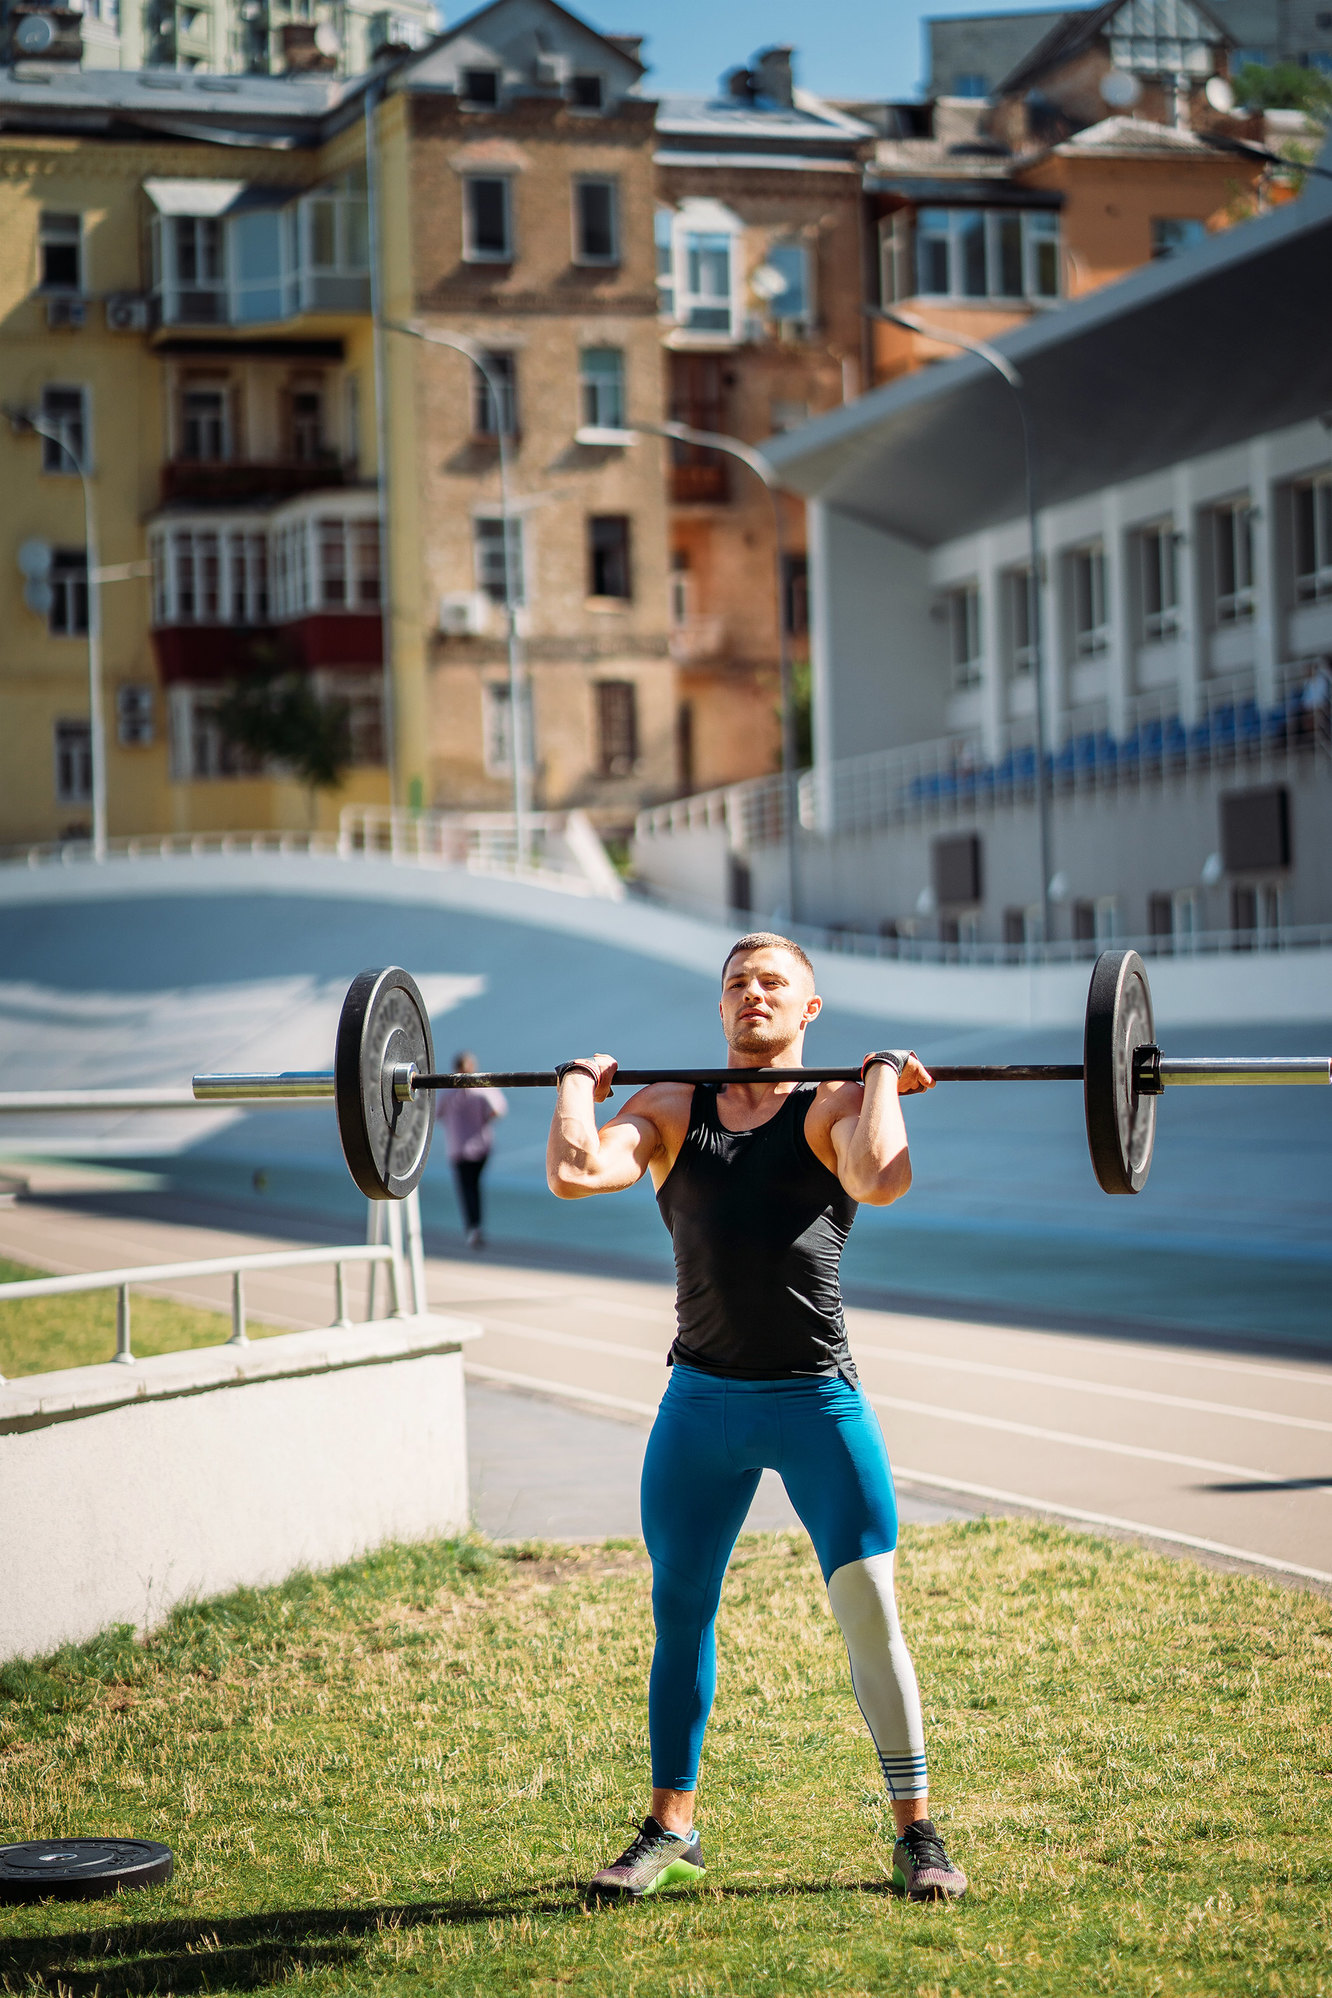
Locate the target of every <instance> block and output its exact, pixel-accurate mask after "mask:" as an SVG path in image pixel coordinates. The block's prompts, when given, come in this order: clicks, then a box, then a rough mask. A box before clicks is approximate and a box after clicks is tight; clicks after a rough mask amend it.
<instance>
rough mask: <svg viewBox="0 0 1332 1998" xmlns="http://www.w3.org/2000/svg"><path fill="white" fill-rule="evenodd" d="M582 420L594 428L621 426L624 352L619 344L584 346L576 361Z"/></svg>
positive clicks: (619, 428) (622, 420)
mask: <svg viewBox="0 0 1332 1998" xmlns="http://www.w3.org/2000/svg"><path fill="white" fill-rule="evenodd" d="M578 381H579V387H580V390H581V398H580V400H581V406H582V415H581V421H582V422H583V423H586V424H590V425H591V426H592V427H593V428H594V429H597V430H622V429H623V428H624V355H623V354H622V353H621V351H620V349H619V348H618V347H584V349H583V351H582V354H581V355H580V356H579V362H578Z"/></svg>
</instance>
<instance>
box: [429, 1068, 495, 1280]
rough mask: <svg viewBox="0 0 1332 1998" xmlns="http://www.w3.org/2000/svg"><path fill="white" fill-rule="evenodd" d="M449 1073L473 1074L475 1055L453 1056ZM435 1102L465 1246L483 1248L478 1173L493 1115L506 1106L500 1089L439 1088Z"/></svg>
mask: <svg viewBox="0 0 1332 1998" xmlns="http://www.w3.org/2000/svg"><path fill="white" fill-rule="evenodd" d="M453 1072H454V1074H455V1075H475V1074H476V1056H475V1055H474V1054H470V1053H463V1054H457V1055H455V1056H454V1057H453ZM435 1101H436V1103H437V1104H438V1106H439V1121H440V1123H441V1124H442V1125H443V1126H444V1135H445V1138H446V1140H447V1143H448V1147H449V1163H450V1164H451V1165H452V1167H453V1177H454V1180H455V1182H456V1184H457V1188H458V1205H459V1206H460V1207H461V1208H462V1216H463V1226H464V1227H465V1228H466V1230H467V1246H468V1248H469V1249H484V1248H485V1246H486V1238H485V1236H484V1235H483V1234H482V1232H481V1175H482V1173H483V1172H484V1171H485V1169H486V1160H487V1159H488V1158H489V1157H490V1147H491V1144H492V1142H493V1133H492V1131H491V1126H492V1124H493V1123H494V1122H495V1119H496V1118H497V1117H503V1116H506V1115H507V1113H508V1108H509V1106H508V1103H507V1102H506V1101H505V1097H504V1092H503V1090H500V1089H441V1090H440V1091H439V1092H438V1094H437V1095H436V1098H435Z"/></svg>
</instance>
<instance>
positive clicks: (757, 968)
mask: <svg viewBox="0 0 1332 1998" xmlns="http://www.w3.org/2000/svg"><path fill="white" fill-rule="evenodd" d="M822 1007H823V1001H822V1000H821V999H820V998H819V996H818V993H817V992H816V991H815V990H814V967H813V965H812V964H811V963H810V961H809V959H808V958H807V957H806V955H805V953H804V951H803V950H801V948H800V945H799V944H798V943H792V941H791V939H790V938H789V937H780V936H777V935H776V934H775V933H774V932H773V931H771V930H755V931H753V932H752V933H751V934H750V935H749V936H745V937H740V938H738V939H737V941H736V942H735V943H734V944H732V946H731V949H730V951H729V953H728V955H727V959H726V962H725V964H724V965H723V966H722V996H721V1017H722V1026H723V1028H724V1030H725V1033H726V1039H727V1043H728V1045H729V1046H730V1047H732V1048H733V1049H734V1050H735V1052H736V1053H737V1054H748V1055H761V1056H762V1057H763V1058H764V1061H765V1062H769V1063H770V1062H772V1060H773V1058H774V1057H775V1056H777V1055H779V1054H782V1053H784V1052H786V1051H788V1050H789V1051H790V1052H792V1053H793V1054H794V1055H796V1056H797V1057H798V1055H799V1052H800V1044H801V1042H802V1040H803V1039H804V1033H805V1029H806V1027H808V1026H809V1025H810V1023H811V1022H812V1021H813V1020H815V1019H817V1018H818V1015H819V1013H820V1012H821V1010H822ZM777 1065H778V1066H780V1064H777Z"/></svg>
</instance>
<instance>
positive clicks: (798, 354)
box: [656, 48, 873, 790]
mask: <svg viewBox="0 0 1332 1998" xmlns="http://www.w3.org/2000/svg"><path fill="white" fill-rule="evenodd" d="M872 138H873V134H872V132H871V130H870V128H869V127H868V126H866V125H865V124H864V123H863V122H862V121H860V120H858V119H856V118H853V117H851V116H849V115H847V114H846V113H845V112H840V111H837V110H835V109H834V108H833V107H832V106H830V105H827V104H825V103H823V102H821V101H820V100H819V99H817V98H814V97H812V96H810V95H809V94H807V93H806V92H803V91H801V90H799V89H798V88H797V87H796V85H795V81H794V77H793V73H792V51H791V50H790V49H789V48H770V49H767V50H764V51H763V52H762V53H761V54H759V55H758V56H757V57H755V58H754V60H753V61H752V63H750V64H748V65H742V66H740V67H739V68H736V69H734V70H732V71H730V72H729V73H728V75H727V76H726V77H724V78H723V80H722V87H721V90H720V91H719V93H718V94H717V95H716V96H714V97H711V98H675V97H672V98H667V99H666V100H664V101H663V103H662V104H661V106H660V108H659V110H658V113H657V121H656V168H657V183H656V188H657V213H656V231H657V270H658V276H657V284H658V290H659V305H660V322H659V323H660V328H661V336H662V341H663V345H664V348H665V369H666V382H667V398H668V403H669V409H670V414H671V417H672V418H673V419H674V420H675V421H677V422H681V423H685V424H688V425H689V426H691V427H692V428H693V429H696V430H703V431H713V432H721V433H724V434H726V435H729V436H732V437H736V438H739V439H740V440H741V441H742V442H745V443H748V444H758V443H759V442H761V441H762V440H763V439H764V438H766V437H769V436H771V435H772V434H774V433H780V432H783V431H787V430H793V429H795V428H797V427H798V426H799V425H800V424H802V423H804V422H806V421H807V420H808V418H809V417H810V416H811V415H814V414H818V413H820V412H822V411H824V410H827V409H831V408H835V407H836V406H838V405H839V404H841V403H842V402H845V401H847V400H849V399H851V398H854V397H855V396H857V395H858V394H859V393H860V391H861V389H862V387H863V386H864V382H865V367H866V358H867V331H866V323H865V320H864V317H863V314H862V310H861V307H862V303H863V299H864V296H865V281H866V257H865V240H864V231H863V227H862V210H861V200H862V197H861V172H862V164H863V161H864V159H865V157H866V155H867V153H868V151H869V149H870V146H871V144H872ZM668 477H669V481H670V485H669V494H670V560H671V578H670V581H671V618H672V632H671V647H672V652H673V654H674V657H675V658H676V660H677V662H678V664H679V668H680V711H679V741H680V750H679V774H680V783H681V788H682V789H685V790H689V789H693V788H702V787H705V786H707V785H709V784H716V783H720V782H724V781H725V780H727V779H728V778H730V777H733V776H745V775H749V774H751V773H753V772H755V771H758V770H763V769H769V768H772V767H773V766H774V765H775V764H776V762H777V761H778V759H779V757H780V721H779V715H780V706H779V702H780V695H779V685H778V652H779V627H778V618H779V615H780V616H781V617H782V618H783V619H784V620H785V622H786V628H787V636H788V640H789V642H790V645H791V647H792V650H793V652H794V653H795V655H796V656H797V657H803V658H807V657H808V644H809V640H808V615H807V594H806V586H805V571H806V553H805V520H804V508H803V506H802V505H801V504H800V502H799V501H798V500H796V499H794V498H793V497H787V496H781V497H780V498H779V500H778V502H777V503H778V505H779V507H780V510H781V525H782V541H783V551H784V552H783V559H782V565H781V575H780V581H779V576H778V551H777V545H776V533H777V528H776V524H775V522H774V518H773V502H772V499H771V498H770V496H769V494H768V493H767V492H766V491H765V489H764V487H763V485H762V483H761V481H760V480H759V479H758V478H757V477H756V476H755V475H754V473H753V472H751V471H750V470H748V469H746V468H745V467H743V466H742V465H741V464H739V463H737V461H736V460H734V459H728V458H727V457H725V456H724V455H723V454H722V453H720V452H717V451H709V450H707V449H704V448H701V447H699V446H695V445H690V444H677V445H675V446H674V447H673V448H672V453H671V460H670V467H669V473H668Z"/></svg>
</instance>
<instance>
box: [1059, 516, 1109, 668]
mask: <svg viewBox="0 0 1332 1998" xmlns="http://www.w3.org/2000/svg"><path fill="white" fill-rule="evenodd" d="M1069 580H1070V582H1071V585H1072V611H1073V649H1074V651H1075V652H1076V654H1077V656H1078V658H1079V659H1096V658H1098V657H1099V656H1100V654H1101V653H1102V652H1104V651H1105V649H1106V646H1107V645H1108V644H1109V641H1110V629H1109V623H1110V621H1109V613H1108V611H1107V609H1106V597H1105V550H1104V548H1102V547H1101V545H1100V543H1099V542H1095V543H1093V544H1092V545H1091V546H1090V547H1087V548H1075V549H1074V550H1073V552H1072V554H1071V555H1070V556H1069Z"/></svg>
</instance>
